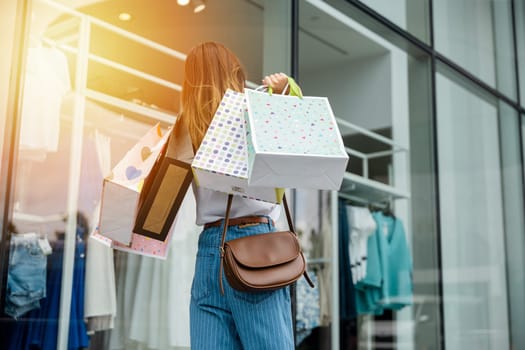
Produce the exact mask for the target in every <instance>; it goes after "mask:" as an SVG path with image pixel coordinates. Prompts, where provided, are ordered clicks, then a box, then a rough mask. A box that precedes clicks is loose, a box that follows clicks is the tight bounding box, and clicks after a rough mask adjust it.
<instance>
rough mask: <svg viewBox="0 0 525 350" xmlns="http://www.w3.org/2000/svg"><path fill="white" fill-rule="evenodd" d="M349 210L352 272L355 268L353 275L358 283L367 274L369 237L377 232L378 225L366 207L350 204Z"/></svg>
mask: <svg viewBox="0 0 525 350" xmlns="http://www.w3.org/2000/svg"><path fill="white" fill-rule="evenodd" d="M347 211H348V218H349V220H350V248H349V249H350V250H351V253H350V257H351V259H352V260H353V261H354V269H353V270H352V272H354V270H355V274H354V273H353V274H352V277H353V279H354V283H356V282H357V281H360V280H362V279H363V278H364V277H365V276H366V267H367V259H368V257H367V252H368V237H370V236H371V235H372V234H373V233H374V232H375V230H376V228H377V225H376V223H375V221H374V218H373V217H372V214H371V213H370V210H369V209H368V208H366V207H356V206H348V207H347ZM353 255H355V256H353ZM351 263H352V262H351Z"/></svg>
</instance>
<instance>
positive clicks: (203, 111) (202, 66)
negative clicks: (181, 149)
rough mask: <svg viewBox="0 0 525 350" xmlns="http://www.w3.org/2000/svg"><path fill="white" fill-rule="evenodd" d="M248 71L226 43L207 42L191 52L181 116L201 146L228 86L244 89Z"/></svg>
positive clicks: (186, 72) (185, 69)
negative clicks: (246, 71)
mask: <svg viewBox="0 0 525 350" xmlns="http://www.w3.org/2000/svg"><path fill="white" fill-rule="evenodd" d="M245 81H246V74H245V73H244V69H243V68H242V66H241V63H240V61H239V59H238V58H237V56H235V54H234V53H233V52H232V51H230V50H229V49H228V48H226V47H225V46H224V45H222V44H219V43H216V42H205V43H202V44H199V45H197V46H195V47H194V48H193V49H191V51H190V52H189V53H188V56H187V58H186V63H185V66H184V83H183V86H182V97H181V115H180V117H181V118H182V119H183V120H184V121H185V122H186V125H187V126H188V129H189V133H190V136H191V139H192V143H193V147H194V148H195V149H197V148H198V147H199V146H200V144H201V142H202V139H203V138H204V135H205V133H206V130H208V126H209V125H210V122H211V119H212V118H213V114H214V113H215V111H216V109H217V107H218V106H219V103H220V101H221V99H222V96H223V95H224V93H225V92H226V89H232V90H235V91H239V92H242V91H243V89H244V84H245Z"/></svg>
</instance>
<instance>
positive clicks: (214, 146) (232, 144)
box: [192, 90, 284, 203]
mask: <svg viewBox="0 0 525 350" xmlns="http://www.w3.org/2000/svg"><path fill="white" fill-rule="evenodd" d="M245 112H246V103H245V101H244V94H243V93H240V92H236V91H233V90H227V91H226V93H225V94H224V96H223V98H222V100H221V103H220V105H219V107H218V108H217V111H216V112H215V115H214V117H213V120H212V121H211V123H210V126H209V127H208V131H207V132H206V135H205V136H204V139H203V140H202V143H201V146H200V147H199V149H198V150H197V153H196V155H195V158H194V160H193V163H192V170H193V173H194V178H195V180H196V182H197V184H198V185H199V186H202V187H205V188H209V189H212V190H216V191H221V192H225V193H233V194H236V195H241V196H244V197H247V198H253V199H259V200H263V201H267V202H272V203H280V202H281V199H282V196H283V193H284V190H282V189H276V188H274V187H254V186H248V154H247V149H246V131H245V123H246V122H245V117H244V114H245Z"/></svg>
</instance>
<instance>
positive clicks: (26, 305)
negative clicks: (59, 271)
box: [5, 237, 47, 318]
mask: <svg viewBox="0 0 525 350" xmlns="http://www.w3.org/2000/svg"><path fill="white" fill-rule="evenodd" d="M46 266H47V257H46V256H45V255H44V254H43V252H42V249H41V248H40V246H39V244H38V239H37V238H31V239H29V238H25V237H13V238H12V239H11V246H10V252H9V267H8V274H7V291H6V305H5V313H6V314H8V315H9V316H11V317H14V318H18V317H20V316H22V315H23V314H25V313H26V312H28V311H30V310H33V309H35V308H39V307H40V304H39V300H40V299H42V298H44V297H45V296H46Z"/></svg>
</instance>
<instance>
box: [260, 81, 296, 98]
mask: <svg viewBox="0 0 525 350" xmlns="http://www.w3.org/2000/svg"><path fill="white" fill-rule="evenodd" d="M288 86H289V87H290V94H289V95H290V96H297V97H299V98H301V99H302V98H303V92H302V91H301V88H300V87H299V85H298V84H297V83H296V82H295V80H294V78H292V77H288ZM285 91H286V88H285ZM268 94H269V95H270V96H272V94H273V89H272V87H271V86H268Z"/></svg>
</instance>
